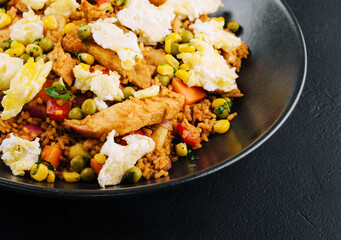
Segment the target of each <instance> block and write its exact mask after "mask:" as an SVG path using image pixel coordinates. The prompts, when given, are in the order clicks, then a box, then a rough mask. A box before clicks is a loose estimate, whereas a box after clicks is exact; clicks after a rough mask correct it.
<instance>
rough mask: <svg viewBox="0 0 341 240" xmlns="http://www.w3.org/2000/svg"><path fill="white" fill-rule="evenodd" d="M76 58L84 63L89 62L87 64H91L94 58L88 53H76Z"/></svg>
mask: <svg viewBox="0 0 341 240" xmlns="http://www.w3.org/2000/svg"><path fill="white" fill-rule="evenodd" d="M78 59H79V61H81V62H84V63H86V64H89V65H92V64H94V62H95V58H94V57H93V56H92V55H91V54H89V53H80V54H78Z"/></svg>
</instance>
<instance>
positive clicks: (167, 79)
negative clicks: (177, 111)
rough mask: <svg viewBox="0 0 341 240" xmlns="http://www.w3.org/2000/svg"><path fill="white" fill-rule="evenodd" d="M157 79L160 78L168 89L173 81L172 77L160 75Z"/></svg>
mask: <svg viewBox="0 0 341 240" xmlns="http://www.w3.org/2000/svg"><path fill="white" fill-rule="evenodd" d="M157 77H158V79H159V81H160V83H161V84H162V85H163V86H166V87H167V86H168V84H169V83H170V80H171V79H170V77H169V76H167V75H161V74H158V75H157Z"/></svg>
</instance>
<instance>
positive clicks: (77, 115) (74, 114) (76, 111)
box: [69, 107, 84, 120]
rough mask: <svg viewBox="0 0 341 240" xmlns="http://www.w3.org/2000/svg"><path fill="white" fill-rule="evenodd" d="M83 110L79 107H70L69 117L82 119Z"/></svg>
mask: <svg viewBox="0 0 341 240" xmlns="http://www.w3.org/2000/svg"><path fill="white" fill-rule="evenodd" d="M83 117H84V116H83V112H82V110H81V109H80V108H79V107H75V108H72V109H71V111H70V112H69V118H70V119H78V120H80V119H83Z"/></svg>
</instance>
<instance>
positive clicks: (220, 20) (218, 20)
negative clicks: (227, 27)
mask: <svg viewBox="0 0 341 240" xmlns="http://www.w3.org/2000/svg"><path fill="white" fill-rule="evenodd" d="M213 19H214V20H216V21H217V22H220V23H221V22H223V23H224V24H225V18H224V17H217V18H213Z"/></svg>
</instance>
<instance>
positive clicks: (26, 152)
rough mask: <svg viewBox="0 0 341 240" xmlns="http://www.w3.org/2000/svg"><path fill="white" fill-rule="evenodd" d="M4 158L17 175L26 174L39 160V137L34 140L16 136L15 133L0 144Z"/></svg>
mask: <svg viewBox="0 0 341 240" xmlns="http://www.w3.org/2000/svg"><path fill="white" fill-rule="evenodd" d="M0 151H1V152H2V154H3V155H2V160H3V161H4V163H5V164H6V165H7V166H9V167H10V168H11V170H12V173H13V175H15V176H24V175H25V171H29V170H30V169H31V168H32V166H33V165H34V164H35V163H36V162H37V161H38V158H39V155H40V151H41V150H40V145H39V138H36V139H35V140H34V141H31V142H30V141H28V140H24V139H22V138H20V137H16V136H14V135H13V133H11V134H10V137H9V138H6V139H5V140H3V141H2V144H1V145H0Z"/></svg>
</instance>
